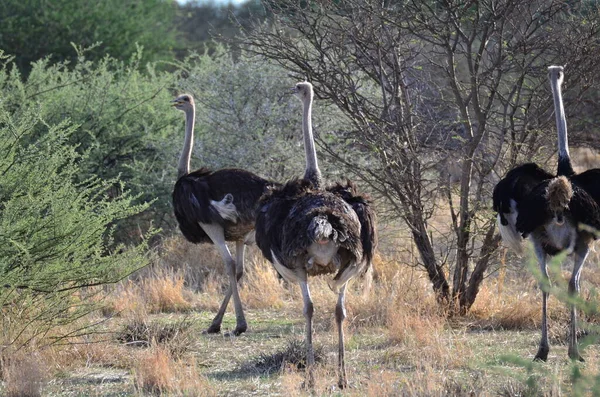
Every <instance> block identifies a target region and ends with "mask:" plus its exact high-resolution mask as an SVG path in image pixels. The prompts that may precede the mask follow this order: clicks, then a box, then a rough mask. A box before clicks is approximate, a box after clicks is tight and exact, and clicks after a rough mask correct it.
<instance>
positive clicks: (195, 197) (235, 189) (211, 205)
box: [173, 94, 273, 335]
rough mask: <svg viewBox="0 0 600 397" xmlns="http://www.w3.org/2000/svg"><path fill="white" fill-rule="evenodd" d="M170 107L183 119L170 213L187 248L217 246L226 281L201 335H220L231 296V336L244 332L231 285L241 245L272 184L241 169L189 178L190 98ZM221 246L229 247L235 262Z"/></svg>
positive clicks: (239, 271)
mask: <svg viewBox="0 0 600 397" xmlns="http://www.w3.org/2000/svg"><path fill="white" fill-rule="evenodd" d="M173 106H175V107H176V108H177V109H179V110H182V111H183V112H184V113H185V143H184V146H183V152H182V153H181V157H180V159H179V166H178V169H177V171H178V180H177V182H176V183H175V188H174V190H173V207H174V209H175V217H176V218H177V221H178V223H179V228H180V229H181V232H182V233H183V235H184V236H185V238H186V239H187V240H188V241H191V242H192V243H213V244H215V245H216V246H217V248H218V250H219V252H220V253H221V256H222V257H223V261H225V266H226V268H227V274H228V277H229V288H228V290H227V293H226V295H225V298H224V299H223V302H222V303H221V307H220V308H219V311H218V312H217V315H216V316H215V318H214V319H213V321H212V323H211V325H210V327H209V328H208V329H207V331H206V332H207V333H217V332H219V331H220V330H221V322H222V320H223V315H224V314H225V310H226V309H227V305H228V303H229V299H230V298H231V296H232V295H233V303H234V307H235V315H236V327H235V330H234V331H233V334H234V335H239V334H241V333H242V332H245V331H246V329H247V323H246V319H245V317H244V311H243V309H242V303H241V300H240V296H239V293H238V288H237V281H238V280H240V279H241V277H242V275H243V273H244V250H245V245H246V244H250V243H252V242H253V231H254V221H255V219H256V208H257V207H256V206H257V203H258V200H259V198H260V197H261V195H262V194H263V193H264V192H265V191H266V190H267V188H268V187H269V186H273V183H272V182H270V181H268V180H266V179H263V178H261V177H259V176H256V175H254V174H253V173H251V172H248V171H245V170H241V169H235V168H233V169H221V170H217V171H211V170H208V169H206V168H201V169H199V170H197V171H193V172H190V157H191V154H192V145H193V141H194V119H195V106H194V99H193V98H192V96H191V95H188V94H184V95H181V96H179V97H177V99H175V100H174V101H173ZM226 241H235V244H236V260H234V259H233V257H232V256H231V253H230V252H229V248H228V247H227V244H226V243H225V242H226Z"/></svg>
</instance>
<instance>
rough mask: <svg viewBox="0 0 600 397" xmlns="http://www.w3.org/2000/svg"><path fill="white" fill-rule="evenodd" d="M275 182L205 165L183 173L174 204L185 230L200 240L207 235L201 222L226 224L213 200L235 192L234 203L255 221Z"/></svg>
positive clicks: (246, 220) (249, 220) (193, 239)
mask: <svg viewBox="0 0 600 397" xmlns="http://www.w3.org/2000/svg"><path fill="white" fill-rule="evenodd" d="M269 184H271V182H269V181H267V180H266V179H263V178H261V177H259V176H257V175H254V174H253V173H251V172H248V171H245V170H241V169H237V168H226V169H221V170H218V171H214V172H212V171H210V170H208V169H206V168H201V169H199V170H197V171H194V172H191V173H189V174H187V175H184V176H182V177H181V178H179V179H178V180H177V182H176V183H175V188H174V189H173V208H174V210H175V217H176V218H177V221H178V223H179V228H180V229H181V232H182V233H183V235H184V236H185V237H186V239H188V240H189V241H191V242H194V243H198V242H201V241H205V240H203V237H205V236H206V234H205V233H204V231H203V230H202V228H201V227H200V225H199V223H209V224H210V223H216V224H219V225H221V226H223V227H224V228H226V227H227V225H228V224H229V223H228V221H226V220H224V219H223V218H222V217H221V215H220V214H219V212H218V211H217V210H216V208H215V207H214V206H213V205H212V203H211V201H220V200H222V199H223V197H225V195H227V194H231V195H232V196H233V205H234V206H235V209H236V211H237V213H238V215H239V220H240V221H241V223H243V224H251V223H253V222H254V219H255V216H256V205H257V202H258V200H259V198H260V197H261V195H262V194H263V192H264V191H265V188H266V187H267V186H268V185H269Z"/></svg>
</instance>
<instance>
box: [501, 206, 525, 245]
mask: <svg viewBox="0 0 600 397" xmlns="http://www.w3.org/2000/svg"><path fill="white" fill-rule="evenodd" d="M516 207H517V203H516V202H515V201H514V200H510V212H509V213H505V214H503V215H504V218H506V220H507V221H508V225H503V224H502V222H501V220H500V214H498V228H499V229H500V236H501V237H502V241H503V242H504V244H505V245H507V246H508V247H509V248H510V249H512V250H513V251H515V252H516V253H517V254H522V253H523V237H522V236H521V234H520V233H519V232H518V231H517V216H518V215H519V213H518V212H517V208H516Z"/></svg>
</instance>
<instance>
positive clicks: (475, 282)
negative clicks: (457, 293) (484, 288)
mask: <svg viewBox="0 0 600 397" xmlns="http://www.w3.org/2000/svg"><path fill="white" fill-rule="evenodd" d="M500 241H501V238H500V235H499V234H496V222H492V223H491V224H490V226H489V228H488V231H487V233H486V234H485V238H484V239H483V243H482V246H481V250H480V251H479V259H478V260H477V263H476V264H475V268H474V269H473V273H471V278H470V279H469V286H468V287H467V289H466V291H465V293H464V294H463V295H462V296H461V299H460V313H461V314H465V313H467V312H468V311H469V309H471V306H473V303H474V302H475V298H476V297H477V294H478V293H479V286H480V285H481V282H482V281H483V276H484V274H485V272H486V271H487V268H488V267H489V265H490V258H491V257H492V255H493V254H494V252H495V251H496V250H497V249H498V247H499V246H500Z"/></svg>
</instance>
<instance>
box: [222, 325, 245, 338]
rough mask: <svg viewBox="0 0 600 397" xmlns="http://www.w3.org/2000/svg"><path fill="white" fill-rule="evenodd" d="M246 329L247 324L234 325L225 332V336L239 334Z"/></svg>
mask: <svg viewBox="0 0 600 397" xmlns="http://www.w3.org/2000/svg"><path fill="white" fill-rule="evenodd" d="M247 329H248V326H247V325H246V324H240V325H238V326H237V327H235V329H234V330H233V331H231V332H227V333H226V334H225V336H240V335H241V334H243V333H244V332H246V330H247Z"/></svg>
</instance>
